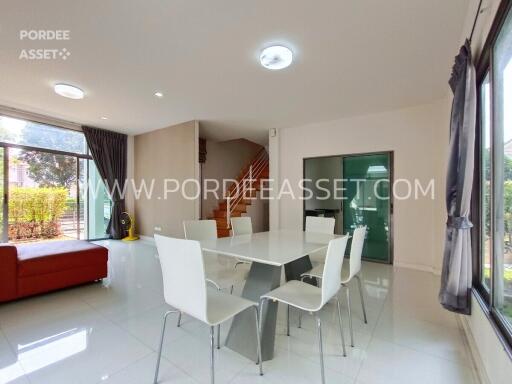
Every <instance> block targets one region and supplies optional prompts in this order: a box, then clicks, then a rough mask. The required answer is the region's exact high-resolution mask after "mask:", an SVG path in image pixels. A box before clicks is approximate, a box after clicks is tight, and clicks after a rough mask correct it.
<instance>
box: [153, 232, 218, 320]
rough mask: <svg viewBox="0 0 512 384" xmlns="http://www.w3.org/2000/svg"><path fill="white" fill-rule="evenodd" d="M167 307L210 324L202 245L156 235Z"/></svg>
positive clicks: (192, 241)
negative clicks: (169, 306)
mask: <svg viewBox="0 0 512 384" xmlns="http://www.w3.org/2000/svg"><path fill="white" fill-rule="evenodd" d="M155 242H156V248H157V250H158V255H159V258H160V265H161V266H162V277H163V283H164V298H165V301H166V303H167V304H169V305H171V306H173V307H174V308H176V309H178V310H180V311H182V312H185V313H186V314H188V315H190V316H192V317H195V318H196V319H198V320H201V321H204V322H208V316H207V298H206V278H205V272H204V264H203V256H202V254H201V246H200V245H199V241H195V240H183V239H174V238H172V237H166V236H161V235H155Z"/></svg>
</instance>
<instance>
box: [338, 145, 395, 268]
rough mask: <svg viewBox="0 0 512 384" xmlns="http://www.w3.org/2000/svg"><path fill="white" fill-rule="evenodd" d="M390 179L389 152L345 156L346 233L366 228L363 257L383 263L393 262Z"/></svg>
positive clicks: (344, 223)
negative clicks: (363, 226) (362, 227)
mask: <svg viewBox="0 0 512 384" xmlns="http://www.w3.org/2000/svg"><path fill="white" fill-rule="evenodd" d="M390 177H391V174H390V154H389V153H379V154H369V155H355V156H344V157H343V180H344V181H343V188H344V191H345V196H344V197H345V198H344V199H343V233H352V232H353V231H354V229H355V228H357V227H359V226H362V225H365V226H366V227H367V235H366V241H365V245H364V249H363V257H364V258H365V259H368V260H372V261H378V262H382V263H390V262H391V260H390V259H391V252H390V218H391V212H390V207H391V205H390ZM347 249H350V247H347Z"/></svg>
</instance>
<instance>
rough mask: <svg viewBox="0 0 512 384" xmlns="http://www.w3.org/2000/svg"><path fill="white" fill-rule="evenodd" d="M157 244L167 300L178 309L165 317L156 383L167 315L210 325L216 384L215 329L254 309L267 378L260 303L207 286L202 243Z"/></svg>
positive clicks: (165, 241) (174, 241)
mask: <svg viewBox="0 0 512 384" xmlns="http://www.w3.org/2000/svg"><path fill="white" fill-rule="evenodd" d="M155 242H156V246H157V249H158V255H159V258H160V265H161V267H162V278H163V286H164V298H165V301H166V303H167V304H169V305H170V306H172V307H174V308H175V309H174V310H170V311H167V312H166V313H165V314H164V318H163V324H162V333H161V336H160V344H159V348H158V357H157V362H156V368H155V377H154V380H153V383H154V384H156V383H157V381H158V371H159V369H160V360H161V356H162V346H163V342H164V336H165V324H166V321H167V316H169V315H170V314H171V313H177V314H181V313H182V312H184V313H186V314H187V315H189V316H192V317H194V318H196V319H197V320H199V321H202V322H203V323H205V324H207V325H209V326H210V349H211V351H210V382H211V383H212V384H214V383H215V356H214V350H215V342H214V338H215V336H214V334H215V326H217V328H219V327H220V324H221V323H223V322H225V321H227V320H229V319H231V318H233V317H234V316H236V315H237V314H239V313H240V312H242V311H245V310H246V309H248V308H252V309H253V310H254V314H255V316H256V329H255V336H256V337H257V356H258V361H257V363H258V364H259V367H260V375H263V363H262V359H261V345H260V329H259V318H260V317H259V316H258V304H257V303H255V302H253V301H250V300H247V299H244V298H242V297H238V296H234V295H229V294H227V293H224V292H222V291H220V290H217V289H212V288H210V287H207V285H206V276H205V269H204V261H203V255H202V252H201V245H200V243H199V241H194V240H183V239H174V238H171V237H165V236H160V235H155Z"/></svg>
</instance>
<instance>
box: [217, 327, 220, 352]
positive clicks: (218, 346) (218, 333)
mask: <svg viewBox="0 0 512 384" xmlns="http://www.w3.org/2000/svg"><path fill="white" fill-rule="evenodd" d="M217 349H220V324H219V325H217Z"/></svg>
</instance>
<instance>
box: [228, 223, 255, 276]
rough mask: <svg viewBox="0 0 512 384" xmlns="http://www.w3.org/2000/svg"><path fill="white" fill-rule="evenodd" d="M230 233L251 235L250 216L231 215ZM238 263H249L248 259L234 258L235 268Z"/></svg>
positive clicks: (233, 234)
mask: <svg viewBox="0 0 512 384" xmlns="http://www.w3.org/2000/svg"><path fill="white" fill-rule="evenodd" d="M231 233H232V236H241V235H251V234H252V220H251V218H250V217H232V218H231ZM239 265H251V262H250V261H247V260H242V259H236V263H235V269H236V268H237V267H238V266H239Z"/></svg>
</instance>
